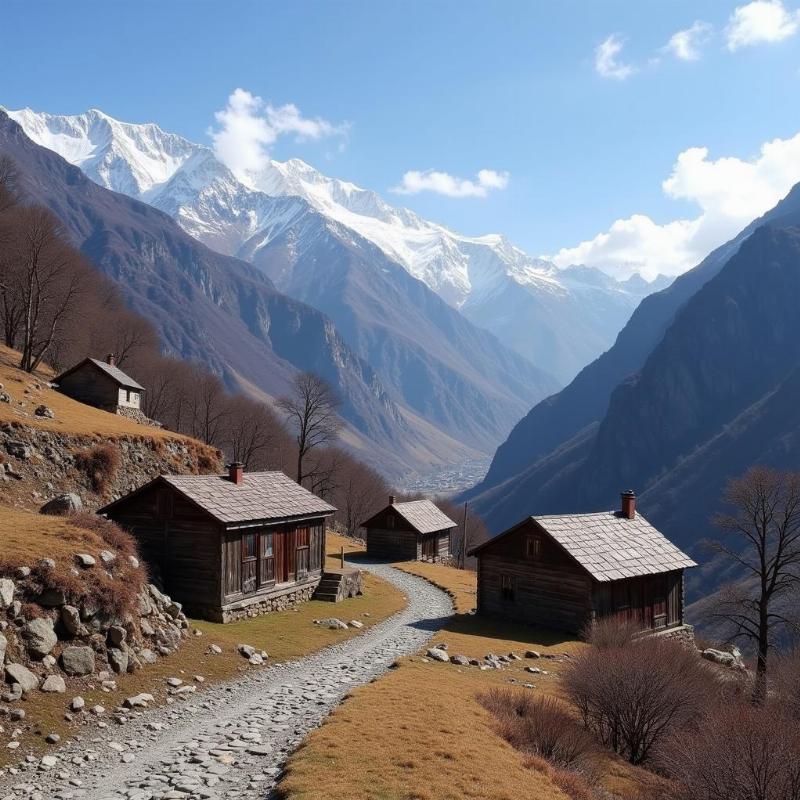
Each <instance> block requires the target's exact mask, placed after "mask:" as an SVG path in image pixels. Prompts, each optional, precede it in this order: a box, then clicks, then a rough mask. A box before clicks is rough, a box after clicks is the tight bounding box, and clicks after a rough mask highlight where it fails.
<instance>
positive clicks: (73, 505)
mask: <svg viewBox="0 0 800 800" xmlns="http://www.w3.org/2000/svg"><path fill="white" fill-rule="evenodd" d="M82 510H83V500H81V498H80V497H79V496H78V495H77V494H75V493H74V492H67V493H66V494H59V495H57V496H56V497H54V498H53V499H52V500H48V501H47V502H46V503H45V504H44V505H43V506H42V507H41V508H40V509H39V513H40V514H50V515H51V516H64V515H65V514H74V513H75V512H76V511H82ZM90 558H91V556H90Z"/></svg>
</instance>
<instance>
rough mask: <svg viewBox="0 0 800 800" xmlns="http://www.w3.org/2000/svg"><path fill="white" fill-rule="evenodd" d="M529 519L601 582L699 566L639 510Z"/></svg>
mask: <svg viewBox="0 0 800 800" xmlns="http://www.w3.org/2000/svg"><path fill="white" fill-rule="evenodd" d="M529 519H531V520H533V521H534V522H536V523H537V524H538V525H539V526H540V527H541V528H542V529H543V530H544V531H545V532H546V533H547V534H549V535H550V536H551V537H552V538H553V539H555V541H556V542H558V544H560V545H561V546H562V547H563V548H564V550H566V551H567V553H568V554H569V555H570V556H572V557H573V558H574V559H575V560H576V561H577V562H578V563H579V564H580V565H581V566H582V567H583V568H584V569H585V570H586V571H587V572H588V573H589V574H590V575H591V576H592V577H593V578H594V579H595V580H597V581H616V580H620V579H621V578H634V577H637V576H640V575H654V574H657V573H660V572H670V571H671V570H676V569H684V568H687V567H696V566H697V564H696V563H695V562H694V561H692V559H691V558H689V556H687V555H686V553H684V552H683V551H682V550H679V549H678V548H677V547H676V546H675V545H674V544H672V542H670V541H669V539H667V537H666V536H664V535H663V534H662V533H660V532H659V531H657V530H656V529H655V528H654V527H653V526H652V525H651V524H650V523H649V522H648V521H647V520H646V519H645V518H644V517H643V516H642V515H641V514H638V513H637V514H636V516H635V517H634V518H633V519H629V518H628V517H626V516H624V515H623V514H621V513H620V512H618V511H601V512H598V513H593V514H557V515H549V516H538V517H529ZM520 524H522V523H520ZM518 528H519V525H515V526H514V527H513V528H511V529H509V530H508V531H506V532H505V533H501V534H500V535H499V536H496V537H494V538H493V539H490V540H489V541H488V542H484V543H483V544H482V545H480V546H479V547H476V548H474V549H473V550H472V551H471V553H477V552H479V551H481V550H483V549H484V548H485V547H488V546H489V545H490V544H492V543H493V542H495V541H497V540H498V539H499V538H501V537H503V536H505V535H507V534H509V533H512V532H513V531H515V530H517V529H518Z"/></svg>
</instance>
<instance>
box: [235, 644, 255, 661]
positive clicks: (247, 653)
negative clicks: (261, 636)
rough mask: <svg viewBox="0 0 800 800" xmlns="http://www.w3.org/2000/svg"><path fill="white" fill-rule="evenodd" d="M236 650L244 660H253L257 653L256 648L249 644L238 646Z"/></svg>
mask: <svg viewBox="0 0 800 800" xmlns="http://www.w3.org/2000/svg"><path fill="white" fill-rule="evenodd" d="M236 649H237V650H238V651H239V655H240V656H243V657H244V658H251V657H252V656H253V655H255V652H256V649H255V647H253V646H252V645H249V644H240V645H237V647H236Z"/></svg>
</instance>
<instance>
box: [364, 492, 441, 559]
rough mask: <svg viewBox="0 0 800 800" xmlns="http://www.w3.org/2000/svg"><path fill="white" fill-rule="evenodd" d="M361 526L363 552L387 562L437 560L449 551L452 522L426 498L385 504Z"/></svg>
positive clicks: (392, 498) (391, 499) (390, 501)
mask: <svg viewBox="0 0 800 800" xmlns="http://www.w3.org/2000/svg"><path fill="white" fill-rule="evenodd" d="M361 527H363V528H366V530H367V555H368V556H370V557H372V558H381V559H387V560H391V561H441V560H442V559H444V558H447V557H449V556H450V554H451V550H450V540H451V534H452V532H453V529H454V528H455V527H456V523H455V522H453V520H451V519H450V517H448V516H447V515H446V514H444V513H442V512H441V511H440V510H439V509H438V508H437V507H436V506H435V505H434V504H433V503H432V502H431V501H430V500H411V501H409V502H407V503H397V502H395V498H394V497H393V496H391V495H390V497H389V505H388V506H386V508H384V509H382V510H381V511H379V512H378V513H377V514H375V515H374V516H372V517H370V518H369V519H368V520H367V521H366V522H363V523H362V524H361Z"/></svg>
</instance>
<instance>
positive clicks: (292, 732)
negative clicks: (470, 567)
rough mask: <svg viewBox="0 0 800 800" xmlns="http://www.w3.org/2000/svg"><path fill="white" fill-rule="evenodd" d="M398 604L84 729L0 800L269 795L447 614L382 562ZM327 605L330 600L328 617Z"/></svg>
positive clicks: (427, 592) (9, 780) (5, 782)
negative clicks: (317, 733) (366, 688)
mask: <svg viewBox="0 0 800 800" xmlns="http://www.w3.org/2000/svg"><path fill="white" fill-rule="evenodd" d="M359 566H361V567H363V568H366V569H368V570H370V571H371V572H374V573H375V574H376V575H378V576H379V577H380V578H383V579H384V580H387V581H389V582H391V583H393V584H394V585H395V586H397V587H398V588H400V589H401V590H402V591H403V592H404V593H405V594H406V596H407V597H408V600H409V602H408V606H407V607H406V608H405V609H404V610H403V611H401V612H400V613H398V614H396V615H395V616H393V617H391V618H390V619H388V620H384V621H383V622H381V623H380V624H378V625H376V626H375V627H374V628H371V629H369V630H368V631H366V632H365V633H363V634H361V635H360V636H356V637H354V638H352V639H349V640H348V641H346V642H342V643H341V644H337V645H333V646H331V647H328V648H326V649H324V650H321V651H320V652H318V653H316V654H314V655H311V656H308V657H306V658H302V659H299V660H297V661H293V662H288V663H286V664H280V665H277V666H274V667H270V668H268V669H264V670H260V671H255V672H249V673H247V674H246V675H245V676H243V677H242V678H239V679H237V680H235V681H231V682H228V683H222V684H218V685H216V686H213V687H211V688H210V689H208V690H206V691H204V692H203V693H202V694H199V695H196V696H192V699H190V700H186V701H183V700H179V701H177V702H176V703H174V704H173V705H172V706H167V707H164V708H160V709H153V710H152V711H147V712H144V713H142V714H139V715H137V716H135V717H133V718H132V719H130V720H129V722H127V723H126V724H125V725H122V726H117V725H116V724H115V723H111V724H110V725H109V727H107V728H105V729H96V728H87V729H86V731H85V732H84V733H82V734H81V735H80V737H79V738H77V739H75V740H73V741H71V742H69V743H67V744H66V745H65V746H64V747H63V748H62V749H61V750H59V751H58V752H57V754H55V758H56V759H57V760H56V763H55V764H53V765H51V766H48V765H47V764H43V763H42V762H40V761H38V760H35V761H34V762H31V763H30V764H28V765H27V768H25V769H23V770H21V771H20V772H19V773H18V774H17V775H10V776H7V777H5V778H3V779H0V800H22V798H26V800H72V799H73V798H74V799H75V800H77V798H85V800H195V798H197V799H199V798H203V799H205V798H208V799H209V800H213V799H214V798H220V799H221V798H236V800H264V798H267V797H269V796H270V794H271V792H272V789H273V788H274V786H275V783H276V781H277V779H278V777H279V775H280V771H281V769H282V766H283V764H284V763H285V761H286V758H287V756H288V754H289V753H291V752H292V750H294V748H295V747H297V745H298V744H299V743H300V742H301V741H302V740H303V738H305V736H306V735H307V734H308V733H309V731H311V730H312V729H313V728H315V727H317V726H318V725H320V724H321V723H322V721H323V720H324V719H325V717H326V716H327V715H328V714H329V713H330V711H331V710H332V709H333V708H334V707H336V706H337V705H338V704H339V702H340V701H341V699H342V697H343V696H344V695H345V694H346V693H347V692H348V691H350V690H351V689H353V688H354V687H356V686H360V685H362V684H364V683H367V682H368V681H370V680H371V679H372V678H374V677H375V676H377V675H379V674H381V673H382V672H384V671H385V670H386V669H388V667H389V666H390V665H391V663H392V662H393V661H394V660H395V659H396V658H398V657H399V656H403V655H408V654H410V653H414V652H415V651H417V650H418V649H419V648H420V647H422V646H423V645H424V644H425V642H426V641H427V640H428V639H429V638H430V637H431V636H432V634H433V633H434V632H435V631H436V630H438V629H439V628H440V627H441V625H442V623H443V621H444V618H446V617H448V616H449V615H450V614H451V613H452V605H451V602H450V599H449V598H448V597H447V596H446V595H445V594H444V592H441V591H440V590H439V589H436V588H434V587H433V586H431V585H430V584H429V583H428V582H427V581H424V580H422V579H421V578H417V577H415V576H413V575H408V574H406V573H403V572H400V571H398V570H395V569H393V568H391V567H389V566H386V565H382V564H368V563H362V564H359ZM335 613H336V607H335V606H334V605H331V614H332V615H335Z"/></svg>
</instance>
